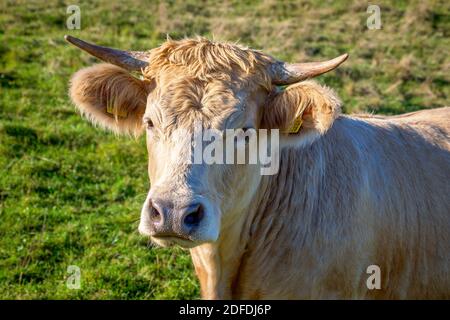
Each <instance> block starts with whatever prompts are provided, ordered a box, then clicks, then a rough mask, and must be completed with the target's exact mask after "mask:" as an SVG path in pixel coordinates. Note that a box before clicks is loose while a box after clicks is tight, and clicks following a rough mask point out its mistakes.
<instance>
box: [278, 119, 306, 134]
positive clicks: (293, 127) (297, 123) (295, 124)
mask: <svg viewBox="0 0 450 320" xmlns="http://www.w3.org/2000/svg"><path fill="white" fill-rule="evenodd" d="M302 124H303V120H302V115H299V116H298V117H297V118H295V119H294V122H292V125H291V126H290V127H289V129H288V130H286V131H283V133H298V132H299V131H300V128H301V127H302Z"/></svg>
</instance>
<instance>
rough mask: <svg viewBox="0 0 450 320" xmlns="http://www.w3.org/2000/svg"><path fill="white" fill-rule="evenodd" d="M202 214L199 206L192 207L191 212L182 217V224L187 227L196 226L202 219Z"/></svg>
mask: <svg viewBox="0 0 450 320" xmlns="http://www.w3.org/2000/svg"><path fill="white" fill-rule="evenodd" d="M204 214H205V213H204V209H203V206H202V205H200V204H199V205H197V206H194V207H193V209H192V211H191V212H189V213H188V214H187V215H186V216H185V217H184V224H186V225H187V226H196V225H198V224H199V223H200V221H201V220H202V219H203V216H204Z"/></svg>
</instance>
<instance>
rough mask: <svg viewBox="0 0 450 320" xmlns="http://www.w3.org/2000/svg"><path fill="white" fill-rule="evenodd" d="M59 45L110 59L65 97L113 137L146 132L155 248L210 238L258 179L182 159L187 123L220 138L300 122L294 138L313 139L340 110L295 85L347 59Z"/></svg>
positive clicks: (241, 170) (189, 42)
mask: <svg viewBox="0 0 450 320" xmlns="http://www.w3.org/2000/svg"><path fill="white" fill-rule="evenodd" d="M66 40H68V41H69V42H70V43H72V44H74V45H76V46H77V47H79V48H81V49H83V50H85V51H87V52H88V53H90V54H92V55H94V56H96V57H98V58H100V59H102V60H104V61H106V62H109V63H108V64H99V65H94V66H92V67H88V68H86V69H82V70H80V71H78V72H77V73H76V74H75V75H74V76H73V78H72V81H71V88H70V96H71V98H72V100H73V101H74V103H75V105H76V106H77V107H78V108H79V109H80V110H81V112H82V114H83V115H84V116H86V117H87V118H88V119H89V120H90V121H92V122H94V123H96V124H99V125H100V126H103V127H106V128H108V129H110V130H112V131H114V132H116V133H119V134H133V135H136V136H138V135H140V134H141V133H143V132H145V133H146V135H147V148H148V155H149V165H148V172H149V176H150V181H151V189H150V192H149V194H148V196H147V199H146V201H145V203H144V206H143V209H142V213H141V222H140V226H139V230H140V232H141V233H143V234H146V235H149V236H151V238H152V240H153V241H154V242H156V243H158V244H161V245H168V244H171V243H178V244H180V245H182V246H184V247H193V246H195V245H198V244H201V243H204V242H213V241H216V240H217V239H218V237H219V233H220V230H221V228H224V227H225V226H226V225H227V224H230V223H232V222H233V220H234V219H236V216H237V215H239V213H242V212H244V211H245V208H247V207H248V206H249V204H250V202H251V199H252V197H253V196H254V194H255V192H256V189H257V186H258V183H259V181H260V179H261V176H260V174H259V171H258V165H245V164H244V165H243V164H240V165H227V164H225V165H224V164H211V165H207V164H193V163H189V162H188V161H186V158H187V157H189V156H190V154H191V153H190V152H191V140H190V135H189V134H190V133H192V132H193V130H194V124H195V123H201V126H202V127H203V128H205V129H206V128H212V129H216V130H219V131H220V132H223V131H224V130H225V129H243V131H245V129H246V128H255V129H259V128H268V129H273V128H277V129H281V130H284V129H286V128H288V127H289V126H290V125H291V123H292V121H293V120H294V119H296V118H298V117H301V118H302V120H303V129H302V130H301V131H300V132H299V133H298V134H296V138H297V140H298V141H301V140H302V139H304V140H305V141H306V140H311V137H315V136H320V135H321V134H323V133H324V132H325V131H326V130H327V129H328V128H329V127H330V126H331V123H332V122H333V120H334V118H335V117H336V114H337V110H338V108H339V103H338V101H337V100H336V99H335V98H334V95H333V94H332V93H331V91H330V90H328V89H326V88H322V87H320V86H318V85H316V84H314V83H311V82H302V83H300V82H301V81H303V80H305V79H308V78H312V77H314V76H317V75H320V74H322V73H324V72H327V71H330V70H333V69H334V68H336V67H337V66H338V65H340V64H341V63H342V62H343V61H344V60H345V59H346V58H347V55H343V56H340V57H338V58H336V59H333V60H330V61H326V62H316V63H299V64H288V63H284V62H281V61H277V60H275V59H274V58H272V57H270V56H268V55H265V54H263V53H261V52H258V51H254V50H250V49H247V48H243V47H241V46H238V45H235V44H230V43H220V42H217V43H216V42H211V41H209V40H206V39H203V38H198V39H186V40H181V41H172V40H169V41H167V42H165V43H164V44H163V45H161V46H160V47H158V48H155V49H153V50H150V51H148V52H132V51H121V50H116V49H110V48H105V47H99V46H96V45H92V44H89V43H86V42H84V41H81V40H79V39H76V38H73V37H70V36H67V37H66ZM133 71H136V72H139V73H140V77H139V78H137V77H135V76H133V75H132V74H131V72H133ZM284 85H289V86H288V87H286V88H285V89H284V90H280V89H279V87H277V86H284ZM188 137H189V138H188ZM233 217H234V218H233Z"/></svg>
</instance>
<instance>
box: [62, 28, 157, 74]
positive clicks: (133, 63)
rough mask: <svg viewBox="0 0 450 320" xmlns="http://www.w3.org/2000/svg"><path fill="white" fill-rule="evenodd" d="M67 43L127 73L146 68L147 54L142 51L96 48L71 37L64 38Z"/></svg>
mask: <svg viewBox="0 0 450 320" xmlns="http://www.w3.org/2000/svg"><path fill="white" fill-rule="evenodd" d="M64 39H66V41H67V42H70V43H71V44H73V45H74V46H77V47H78V48H80V49H81V50H84V51H86V52H87V53H89V54H91V55H93V56H94V57H97V58H99V59H100V60H103V61H106V62H109V63H112V64H115V65H117V66H119V67H122V68H124V69H126V70H129V71H140V70H141V69H143V68H145V67H146V66H148V62H147V60H148V53H147V52H143V51H123V50H117V49H112V48H107V47H101V46H97V45H95V44H91V43H88V42H85V41H83V40H80V39H77V38H74V37H72V36H69V35H66V36H64Z"/></svg>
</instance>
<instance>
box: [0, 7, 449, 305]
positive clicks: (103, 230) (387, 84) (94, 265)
mask: <svg viewBox="0 0 450 320" xmlns="http://www.w3.org/2000/svg"><path fill="white" fill-rule="evenodd" d="M70 4H77V5H79V6H80V8H81V30H67V28H66V19H67V17H68V15H67V14H66V8H67V6H68V5H70ZM372 4H377V5H379V6H380V7H381V18H382V29H381V30H368V29H367V27H366V19H367V17H368V16H369V14H368V13H366V9H367V6H368V3H366V2H364V1H354V2H353V1H278V2H277V1H271V0H266V1H249V0H246V1H218V2H215V1H192V0H191V1H169V2H157V1H136V0H134V1H123V2H122V1H112V0H107V1H97V2H91V1H85V2H77V1H55V0H45V1H8V0H3V1H1V4H0V299H11V298H19V299H36V298H38V299H41V298H43V299H72V298H75V299H174V298H198V297H199V289H198V284H197V281H196V278H195V276H194V273H193V268H192V266H191V261H190V257H189V255H188V252H186V251H184V250H182V249H179V248H175V249H174V248H172V249H156V248H152V247H149V246H148V243H147V240H146V239H144V238H142V237H141V236H139V235H138V233H137V226H138V219H139V211H140V207H141V205H142V203H143V201H144V199H145V196H146V192H147V190H148V188H149V182H148V179H147V173H146V165H147V164H146V151H145V147H144V145H145V144H144V139H143V138H140V139H137V140H134V139H127V138H119V137H115V136H114V135H112V134H109V133H106V132H103V131H101V130H98V129H95V128H93V127H92V126H91V125H90V124H88V123H87V122H86V121H84V120H82V119H81V118H80V117H79V115H78V114H77V113H76V111H75V109H74V107H73V106H72V105H71V103H70V101H69V99H68V97H67V83H68V80H69V78H70V76H71V75H72V74H73V73H74V72H75V71H76V70H78V69H80V68H82V67H86V66H89V65H92V64H94V63H96V62H98V61H97V60H96V59H94V58H92V57H90V56H89V55H87V54H85V53H83V52H81V51H80V50H77V49H75V48H74V47H72V46H70V45H68V44H67V43H65V41H64V40H63V36H64V34H71V35H74V36H76V37H80V38H82V39H85V40H88V41H93V42H96V43H98V44H103V45H107V46H111V47H117V48H123V49H136V50H139V49H149V48H152V47H155V46H157V45H158V44H160V43H161V42H163V41H164V39H165V38H166V34H169V35H170V36H171V37H173V38H182V37H184V36H192V35H195V34H200V35H204V36H207V37H214V38H215V39H225V40H230V41H239V42H240V43H242V44H246V45H249V46H251V47H253V48H257V49H262V50H264V51H265V52H267V53H270V54H272V55H274V56H276V57H278V58H280V59H285V60H289V61H307V60H311V61H313V60H319V59H329V58H332V57H335V56H337V55H339V54H342V53H344V52H348V53H349V54H350V59H349V60H348V61H347V62H346V63H345V64H344V65H343V66H342V67H340V68H339V69H338V70H337V71H334V72H331V73H329V74H327V75H325V76H322V77H320V78H319V79H318V80H319V81H320V82H321V83H325V84H327V85H329V86H330V87H332V88H334V89H335V90H336V91H337V92H338V94H339V95H340V96H341V98H342V99H343V101H344V106H345V107H344V111H345V112H359V111H370V112H376V113H384V114H396V113H402V112H406V111H413V110H417V109H420V108H432V107H439V106H444V105H448V96H449V90H450V89H449V82H450V76H449V74H450V73H449V66H450V60H449V49H450V43H449V30H450V25H449V22H450V5H449V4H450V2H448V1H446V0H442V1H424V0H422V1H392V2H388V1H372ZM69 265H77V266H79V267H80V268H81V276H82V278H81V289H80V290H69V289H67V288H66V279H67V276H68V274H67V272H66V269H67V267H68V266H69Z"/></svg>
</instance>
